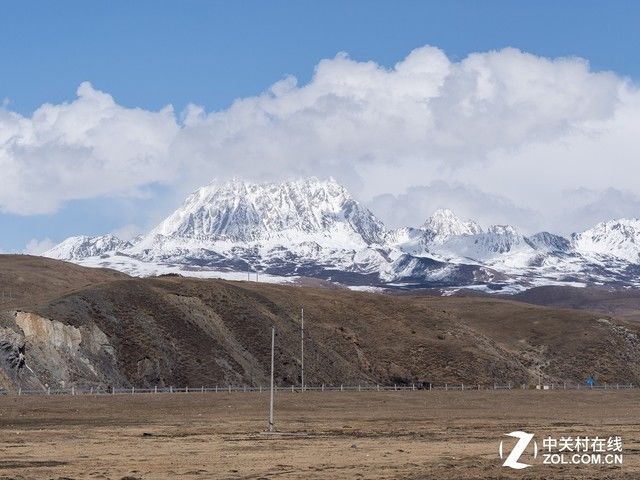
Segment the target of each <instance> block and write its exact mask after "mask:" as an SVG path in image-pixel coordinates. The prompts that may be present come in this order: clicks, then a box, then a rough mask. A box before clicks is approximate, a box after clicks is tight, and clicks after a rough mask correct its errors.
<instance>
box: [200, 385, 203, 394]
mask: <svg viewBox="0 0 640 480" xmlns="http://www.w3.org/2000/svg"><path fill="white" fill-rule="evenodd" d="M200 393H204V385H203V386H202V387H201V388H200Z"/></svg>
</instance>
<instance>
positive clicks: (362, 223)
mask: <svg viewBox="0 0 640 480" xmlns="http://www.w3.org/2000/svg"><path fill="white" fill-rule="evenodd" d="M338 230H339V231H340V232H338ZM152 233H153V234H157V235H162V236H165V237H186V238H195V239H201V240H202V239H204V240H209V241H229V242H253V241H257V240H268V239H273V238H276V237H277V238H280V239H282V240H287V239H288V240H290V241H294V242H297V241H301V240H302V238H303V237H305V239H306V240H309V237H311V236H313V235H317V234H320V235H323V236H325V237H327V238H334V239H337V238H338V237H345V236H347V237H349V236H352V238H350V239H349V241H348V243H353V241H356V243H359V244H369V243H379V242H381V241H382V238H383V236H384V227H383V226H382V223H381V222H379V221H378V220H377V219H376V218H375V217H374V216H373V214H372V213H371V212H370V211H369V210H367V209H366V208H364V207H363V206H361V205H360V204H359V203H358V202H356V201H355V200H354V199H353V198H352V197H351V195H350V194H349V192H347V190H346V189H345V188H344V187H342V186H341V185H340V184H338V183H337V182H336V181H335V180H334V179H329V180H318V179H317V178H311V179H304V180H290V181H286V182H282V183H252V182H244V181H240V180H238V179H233V180H231V181H229V182H226V183H219V182H217V181H214V182H212V183H210V184H209V185H207V186H206V187H203V188H200V189H199V190H197V191H196V192H194V193H193V194H191V195H190V196H189V197H188V198H187V200H186V201H185V203H184V204H183V206H182V207H181V208H179V209H178V210H176V211H175V212H174V213H173V214H172V215H170V216H169V217H168V218H167V219H166V220H165V221H163V222H162V223H161V224H160V225H159V226H158V227H157V228H156V229H155V230H154V232H152ZM338 233H339V234H338ZM336 235H337V236H336ZM353 235H355V236H359V237H360V238H359V239H355V237H353Z"/></svg>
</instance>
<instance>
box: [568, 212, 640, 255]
mask: <svg viewBox="0 0 640 480" xmlns="http://www.w3.org/2000/svg"><path fill="white" fill-rule="evenodd" d="M571 243H572V244H573V246H574V248H575V249H576V250H577V251H578V252H580V253H581V254H583V255H593V254H596V255H608V256H613V257H618V258H622V259H624V260H627V261H629V262H633V263H640V219H637V218H620V219H618V220H609V221H606V222H601V223H598V224H597V225H596V226H595V227H593V228H591V229H589V230H585V231H584V232H582V233H574V234H573V235H572V236H571Z"/></svg>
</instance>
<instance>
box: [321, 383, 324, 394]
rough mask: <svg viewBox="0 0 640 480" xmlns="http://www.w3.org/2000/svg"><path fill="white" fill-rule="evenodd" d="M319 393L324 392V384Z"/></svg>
mask: <svg viewBox="0 0 640 480" xmlns="http://www.w3.org/2000/svg"><path fill="white" fill-rule="evenodd" d="M321 391H323V392H324V383H323V384H322V388H321Z"/></svg>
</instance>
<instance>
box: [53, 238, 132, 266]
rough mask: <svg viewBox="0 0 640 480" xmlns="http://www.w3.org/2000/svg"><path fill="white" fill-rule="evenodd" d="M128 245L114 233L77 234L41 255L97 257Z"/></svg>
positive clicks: (125, 247)
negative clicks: (97, 234)
mask: <svg viewBox="0 0 640 480" xmlns="http://www.w3.org/2000/svg"><path fill="white" fill-rule="evenodd" d="M130 247H131V243H129V242H126V241H123V240H120V239H119V238H118V237H115V236H114V235H102V236H99V237H86V236H77V237H69V238H67V239H66V240H64V241H63V242H62V243H59V244H58V245H56V246H55V247H53V248H52V249H50V250H49V251H47V252H45V253H44V254H43V256H45V257H50V258H57V259H59V260H81V259H83V258H86V257H99V256H101V255H103V254H106V253H109V252H115V251H117V250H126V249H127V248H130Z"/></svg>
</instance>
